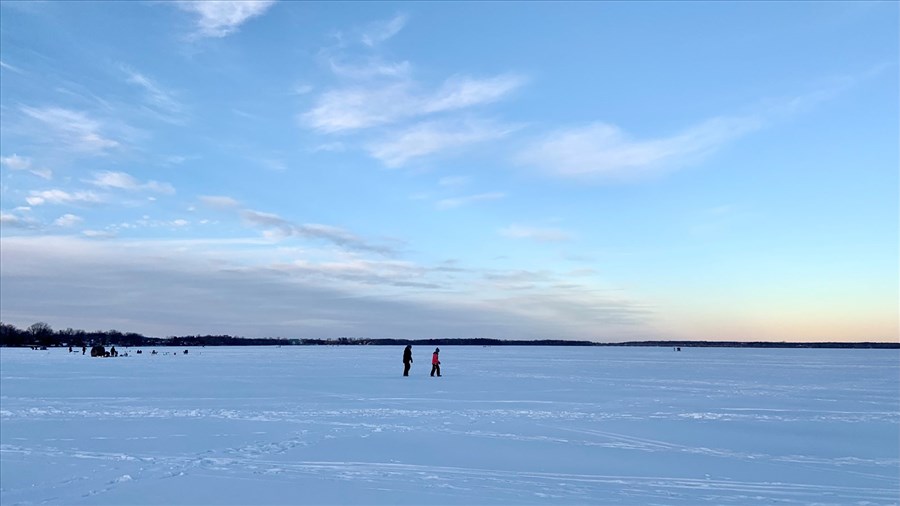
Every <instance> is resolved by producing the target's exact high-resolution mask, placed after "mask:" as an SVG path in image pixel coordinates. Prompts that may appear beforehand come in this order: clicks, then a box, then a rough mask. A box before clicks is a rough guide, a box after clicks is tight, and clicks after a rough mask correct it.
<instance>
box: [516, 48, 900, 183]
mask: <svg viewBox="0 0 900 506" xmlns="http://www.w3.org/2000/svg"><path fill="white" fill-rule="evenodd" d="M885 68H888V66H886V65H879V66H877V67H874V68H872V69H870V70H868V71H867V72H864V73H862V74H859V75H856V76H843V77H841V78H840V79H837V80H835V81H834V83H833V84H832V85H830V86H826V87H823V88H821V89H818V90H814V91H812V92H809V93H806V94H803V95H799V96H795V97H790V98H787V99H777V100H767V101H764V102H763V103H762V104H761V105H757V106H755V107H751V108H750V109H751V112H749V113H746V114H742V115H730V116H718V117H713V118H710V119H707V120H705V121H702V122H700V123H698V124H696V125H693V126H690V127H688V128H685V129H683V130H681V131H680V132H677V133H674V134H672V135H668V136H661V137H656V138H648V139H634V138H632V137H631V136H629V135H628V134H627V133H625V132H624V131H623V130H622V129H621V128H619V127H618V126H616V125H612V124H609V123H603V122H595V123H591V124H588V125H583V126H578V127H568V128H562V129H558V130H555V131H552V132H550V133H548V134H546V135H544V136H543V137H542V138H540V139H537V140H536V141H534V142H533V143H532V145H531V146H529V147H528V148H526V149H524V150H522V151H521V152H520V153H519V154H518V155H517V156H516V157H515V160H516V162H517V163H519V164H521V165H526V166H534V167H538V168H540V169H543V170H545V171H547V172H549V173H551V174H555V175H559V176H564V177H584V178H598V179H615V180H633V179H640V178H641V177H644V176H647V175H652V174H658V173H660V172H665V171H671V170H676V169H679V168H682V167H685V166H688V165H691V164H695V163H698V162H699V161H701V160H703V159H704V158H705V157H707V156H709V155H710V154H712V153H714V152H715V151H717V150H719V149H721V148H722V147H724V146H726V145H727V144H729V143H731V142H733V141H735V140H736V139H739V138H741V137H743V136H745V135H747V134H750V133H752V132H754V131H757V130H759V129H761V128H764V127H766V126H768V125H771V124H773V123H776V122H778V121H782V120H785V119H787V118H789V117H790V116H792V115H795V114H799V113H803V112H806V111H808V110H810V109H811V108H813V107H815V106H818V105H819V104H821V103H823V102H826V101H829V100H832V99H834V98H836V97H838V96H839V95H840V94H841V93H843V92H845V91H846V90H847V89H849V88H851V87H852V86H854V85H856V84H857V83H859V82H861V81H863V80H866V79H870V78H872V77H874V76H877V75H879V74H880V73H881V72H883V71H884V69H885Z"/></svg>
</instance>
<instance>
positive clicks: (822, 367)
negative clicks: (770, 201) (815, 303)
mask: <svg viewBox="0 0 900 506" xmlns="http://www.w3.org/2000/svg"><path fill="white" fill-rule="evenodd" d="M158 350H159V351H160V354H159V355H156V356H151V355H149V351H150V349H149V348H144V349H143V351H144V354H142V355H135V354H134V352H135V351H136V350H135V349H133V348H132V349H129V350H126V349H124V348H123V349H120V350H119V351H120V352H125V351H128V352H129V353H130V356H129V357H119V358H106V359H102V358H90V357H89V356H82V355H81V352H80V350H79V351H78V352H77V353H72V354H70V353H68V351H67V350H66V349H51V350H48V351H34V350H30V349H10V348H4V349H2V350H0V504H3V505H4V506H9V505H14V504H102V505H113V504H115V505H118V504H167V505H175V504H422V505H424V504H428V505H434V504H598V503H605V504H691V505H696V504H842V505H843V504H897V503H898V502H900V435H898V428H900V352H898V351H897V350H823V349H723V348H685V349H684V351H682V352H680V353H677V352H674V351H673V350H672V349H671V348H608V347H598V348H576V347H488V348H485V347H469V346H444V347H443V348H442V350H441V361H442V368H443V373H444V376H443V377H442V378H431V377H429V376H428V373H429V371H430V358H431V351H432V348H431V347H424V346H414V347H413V352H414V358H415V363H414V364H413V368H412V373H411V376H410V377H408V378H404V377H402V364H401V356H402V351H403V349H402V347H386V346H303V347H283V348H275V347H242V348H224V347H207V348H190V353H189V354H188V355H183V354H181V351H182V350H181V349H179V350H174V349H171V348H169V349H165V348H158Z"/></svg>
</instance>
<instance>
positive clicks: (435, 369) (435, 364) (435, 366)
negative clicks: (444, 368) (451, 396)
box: [431, 352, 441, 376]
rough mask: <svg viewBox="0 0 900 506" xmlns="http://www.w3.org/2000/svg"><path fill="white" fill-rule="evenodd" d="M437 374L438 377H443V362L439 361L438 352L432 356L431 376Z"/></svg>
mask: <svg viewBox="0 0 900 506" xmlns="http://www.w3.org/2000/svg"><path fill="white" fill-rule="evenodd" d="M435 373H437V375H438V376H440V375H441V361H440V360H439V359H438V352H434V354H433V355H431V375H432V376H434V374H435Z"/></svg>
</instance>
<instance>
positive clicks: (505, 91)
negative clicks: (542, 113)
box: [301, 75, 525, 133]
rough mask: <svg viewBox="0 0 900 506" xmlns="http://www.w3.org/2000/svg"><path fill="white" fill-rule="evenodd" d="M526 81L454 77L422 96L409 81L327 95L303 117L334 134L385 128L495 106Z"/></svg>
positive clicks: (519, 78)
mask: <svg viewBox="0 0 900 506" xmlns="http://www.w3.org/2000/svg"><path fill="white" fill-rule="evenodd" d="M524 83H525V79H524V78H522V77H520V76H516V75H500V76H495V77H490V78H485V79H476V78H472V77H453V78H451V79H448V80H447V81H445V82H444V83H443V85H442V86H441V87H440V88H439V89H438V90H437V91H434V92H430V93H422V92H419V91H417V89H416V88H417V87H416V86H415V85H414V84H413V83H411V82H409V81H401V82H399V83H392V84H388V85H382V86H375V87H372V86H368V87H361V86H359V87H351V88H343V89H337V90H332V91H328V92H325V93H323V94H321V95H320V96H319V97H318V99H317V100H316V103H315V105H314V106H313V108H312V109H310V110H309V111H307V112H306V113H304V114H303V115H301V120H302V122H303V123H304V124H306V125H307V126H309V127H311V128H314V129H316V130H319V131H322V132H326V133H334V132H341V131H347V130H357V129H363V128H370V127H373V126H378V125H386V124H390V123H394V122H397V121H399V120H402V119H407V118H415V117H420V116H424V115H427V114H433V113H438V112H445V111H451V110H459V109H463V108H467V107H472V106H475V105H481V104H488V103H491V102H496V101H498V100H501V99H502V98H504V97H506V96H507V95H509V94H510V93H511V92H513V91H514V90H516V89H517V88H519V87H521V86H522V85H523V84H524Z"/></svg>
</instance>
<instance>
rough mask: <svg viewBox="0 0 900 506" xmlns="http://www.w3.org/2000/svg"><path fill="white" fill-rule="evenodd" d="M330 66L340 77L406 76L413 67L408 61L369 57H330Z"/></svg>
mask: <svg viewBox="0 0 900 506" xmlns="http://www.w3.org/2000/svg"><path fill="white" fill-rule="evenodd" d="M328 66H329V67H330V68H331V71H332V72H334V73H335V75H338V76H340V77H348V78H351V79H371V78H373V77H405V76H407V75H409V72H410V69H411V68H412V67H411V65H410V63H409V62H408V61H402V62H386V61H383V60H381V59H380V58H375V57H369V58H366V59H364V60H361V61H349V60H346V59H340V60H339V59H337V58H330V59H329V60H328Z"/></svg>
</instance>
